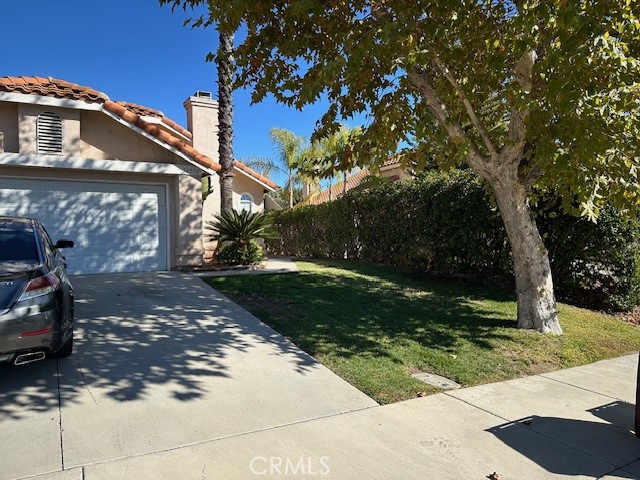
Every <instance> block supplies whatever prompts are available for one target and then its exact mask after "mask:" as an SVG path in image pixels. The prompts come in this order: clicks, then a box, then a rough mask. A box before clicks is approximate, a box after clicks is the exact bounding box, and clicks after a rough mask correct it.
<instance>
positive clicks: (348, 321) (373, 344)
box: [207, 261, 640, 403]
mask: <svg viewBox="0 0 640 480" xmlns="http://www.w3.org/2000/svg"><path fill="white" fill-rule="evenodd" d="M298 268H299V269H300V274H285V275H258V276H240V277H220V278H212V279H207V282H208V283H209V284H210V285H212V286H213V287H214V288H216V289H218V290H220V291H222V292H223V293H225V294H226V295H228V296H229V297H230V298H232V299H233V300H234V301H236V302H237V303H239V304H240V305H242V306H243V307H245V308H246V309H248V310H249V311H251V312H252V313H253V314H254V315H256V316H257V317H258V318H260V319H261V320H263V321H264V322H265V323H267V324H268V325H270V326H271V327H273V328H274V329H275V330H277V331H278V332H280V333H282V334H283V335H285V336H286V337H288V338H289V339H290V340H292V341H293V342H294V343H295V344H296V345H298V346H299V347H300V348H302V349H303V350H305V351H306V352H308V353H310V354H311V355H313V356H314V357H315V358H316V359H317V360H319V361H320V362H322V363H323V364H324V365H326V366H327V367H328V368H330V369H331V370H333V371H334V372H335V373H337V374H338V375H340V376H341V377H342V378H344V379H345V380H347V381H348V382H350V383H351V384H353V385H354V386H356V387H357V388H359V389H360V390H362V391H363V392H365V393H367V394H368V395H370V396H371V397H372V398H374V399H375V400H376V401H378V402H380V403H391V402H397V401H399V400H404V399H408V398H413V397H416V396H417V395H418V394H419V393H421V392H426V393H433V392H435V391H436V389H434V388H430V387H428V386H427V385H426V384H424V383H421V382H419V381H417V380H414V379H413V378H412V377H411V376H410V374H411V373H414V372H417V371H428V372H433V373H438V374H440V375H444V376H445V377H448V378H450V379H452V380H455V381H456V382H458V383H461V384H462V385H464V386H470V385H477V384H481V383H487V382H495V381H499V380H505V379H509V378H515V377H521V376H524V375H531V374H535V373H542V372H548V371H551V370H556V369H559V368H566V367H573V366H577V365H582V364H585V363H589V362H594V361H596V360H600V359H603V358H609V357H615V356H618V355H623V354H626V353H633V352H636V353H637V352H638V351H639V350H640V328H638V327H635V326H633V325H629V324H626V323H624V322H622V321H620V320H617V319H615V318H613V317H611V316H608V315H603V314H601V313H597V312H592V311H589V310H585V309H580V308H576V307H572V306H569V305H563V304H561V305H560V307H559V308H560V321H561V324H562V327H563V329H564V332H565V333H564V335H563V336H561V337H553V336H547V335H541V334H539V333H537V332H530V331H522V330H518V329H517V328H515V327H516V325H515V320H514V319H515V313H516V304H515V295H514V293H513V292H511V291H509V290H508V289H501V288H496V287H495V286H480V285H468V284H460V283H441V282H433V281H425V280H414V279H411V278H410V277H409V276H408V275H407V274H406V273H405V272H403V271H401V270H399V269H396V268H393V267H384V266H378V265H366V264H360V263H351V262H336V261H305V262H298Z"/></svg>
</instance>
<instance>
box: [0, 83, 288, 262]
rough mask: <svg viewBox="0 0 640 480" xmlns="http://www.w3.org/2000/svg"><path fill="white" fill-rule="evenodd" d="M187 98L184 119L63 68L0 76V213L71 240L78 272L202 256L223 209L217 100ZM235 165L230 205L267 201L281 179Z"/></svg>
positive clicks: (202, 95)
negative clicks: (206, 225) (64, 76)
mask: <svg viewBox="0 0 640 480" xmlns="http://www.w3.org/2000/svg"><path fill="white" fill-rule="evenodd" d="M184 107H185V109H186V112H187V128H184V127H182V126H180V125H178V124H177V123H176V122H174V121H173V120H171V119H169V118H167V117H166V116H164V114H163V113H162V112H159V111H157V110H154V109H152V108H148V107H144V106H140V105H135V104H133V103H128V102H116V101H112V100H110V99H109V97H108V96H107V95H106V94H105V93H103V92H100V91H97V90H94V89H92V88H89V87H85V86H81V85H77V84H73V83H69V82H67V81H64V80H57V79H53V78H42V77H0V215H18V216H29V217H35V218H37V219H39V220H41V221H42V222H43V223H44V225H45V227H46V228H47V230H48V231H49V233H50V234H51V236H52V237H54V240H56V239H59V238H66V239H71V240H74V241H75V243H76V247H75V248H74V249H69V250H65V255H66V256H67V263H68V265H69V271H70V273H72V274H92V273H115V272H135V271H157V270H173V269H181V268H185V267H193V266H198V265H201V264H202V262H203V257H204V254H205V248H204V244H203V219H211V218H212V217H211V216H212V214H214V213H217V212H219V211H220V195H219V182H218V175H217V174H216V172H217V171H219V170H220V165H219V164H218V162H217V158H218V153H217V152H218V135H217V130H218V129H217V125H218V120H217V109H218V104H217V102H216V101H214V100H213V99H212V98H211V94H209V93H207V92H196V94H195V95H193V96H191V97H189V98H188V99H187V100H186V101H185V102H184ZM234 174H235V176H234V195H233V196H234V205H235V207H236V208H238V209H250V210H252V211H261V210H263V209H264V197H265V194H266V193H268V192H273V191H274V190H275V189H276V188H277V186H276V185H275V184H274V183H273V182H272V181H271V180H269V179H268V178H266V177H264V176H262V175H260V174H258V173H257V172H255V171H253V170H251V169H250V168H248V167H247V166H245V165H244V164H242V163H240V162H236V163H235V166H234ZM203 178H204V179H205V181H206V183H207V188H210V189H211V190H212V191H213V192H214V194H213V195H209V196H208V197H207V199H206V200H205V201H204V202H203V200H202V197H203V195H202V191H203V187H202V179H203Z"/></svg>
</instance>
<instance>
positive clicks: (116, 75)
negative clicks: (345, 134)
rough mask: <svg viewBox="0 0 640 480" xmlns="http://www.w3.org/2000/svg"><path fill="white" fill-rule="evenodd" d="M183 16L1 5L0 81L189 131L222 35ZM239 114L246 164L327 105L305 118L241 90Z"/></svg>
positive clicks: (32, 1) (125, 6) (106, 4)
mask: <svg viewBox="0 0 640 480" xmlns="http://www.w3.org/2000/svg"><path fill="white" fill-rule="evenodd" d="M186 16H187V15H186V14H184V13H183V12H182V10H176V11H175V12H173V13H172V12H171V9H170V8H169V7H160V6H159V4H158V2H157V0H134V1H132V0H110V1H101V2H94V1H86V0H83V1H80V0H63V1H51V0H28V1H24V2H3V4H2V37H3V41H4V48H3V55H2V63H1V65H2V69H1V70H0V76H6V75H12V76H19V75H37V76H43V77H48V76H51V77H54V78H60V79H63V80H67V81H70V82H74V83H78V84H81V85H85V86H89V87H92V88H95V89H97V90H100V91H102V92H104V93H106V94H107V95H108V96H109V97H110V98H111V99H112V100H116V101H117V100H125V101H129V102H133V103H138V104H140V105H145V106H148V107H152V108H156V109H158V110H161V111H162V112H163V113H164V114H165V115H166V116H168V117H169V118H171V119H173V120H175V121H176V122H178V123H179V124H181V125H185V126H186V115H185V112H184V108H183V106H182V103H183V101H184V100H185V99H186V98H187V97H188V96H189V95H192V94H193V93H194V92H195V91H196V90H208V91H211V92H213V93H214V96H216V95H217V84H216V69H215V65H214V64H213V63H206V62H205V56H206V54H207V53H208V52H209V51H215V50H216V48H217V32H216V31H215V30H214V29H212V28H209V29H206V30H203V29H191V28H189V27H183V26H182V23H183V20H184V19H185V18H186ZM234 108H235V111H234V127H235V128H234V133H235V139H234V153H235V156H236V158H238V159H247V158H249V157H252V156H258V157H270V158H272V157H273V155H274V153H273V147H272V145H271V143H270V142H269V139H268V132H269V129H270V128H271V127H274V126H277V127H282V128H287V129H289V130H292V131H294V132H296V133H297V134H300V135H304V136H306V137H309V136H310V134H311V133H312V132H313V129H314V126H315V122H316V120H317V119H318V118H319V117H320V116H321V114H322V113H323V112H324V110H325V108H326V105H325V104H322V103H320V104H317V105H314V106H311V107H307V108H306V109H305V110H304V111H302V112H299V111H296V110H294V109H289V108H286V107H284V106H281V105H277V104H276V103H275V102H273V101H271V100H266V101H264V102H262V103H261V104H259V105H253V106H251V105H250V95H249V92H248V91H236V92H235V94H234ZM273 179H274V180H275V181H276V182H279V183H282V180H283V179H282V178H280V177H278V176H275V175H274V176H273Z"/></svg>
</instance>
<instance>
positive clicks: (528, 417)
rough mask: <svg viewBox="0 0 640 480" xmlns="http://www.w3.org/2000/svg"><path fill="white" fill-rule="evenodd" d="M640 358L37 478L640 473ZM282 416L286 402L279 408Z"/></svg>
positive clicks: (505, 478)
mask: <svg viewBox="0 0 640 480" xmlns="http://www.w3.org/2000/svg"><path fill="white" fill-rule="evenodd" d="M637 357H638V356H637V355H630V356H627V357H621V358H618V359H613V360H608V361H602V362H598V363H595V364H592V365H587V366H583V367H578V368H573V369H568V370H562V371H558V372H554V373H549V374H544V375H538V376H534V377H529V378H524V379H518V380H512V381H508V382H502V383H496V384H491V385H483V386H479V387H473V388H467V389H462V390H457V391H453V392H448V393H441V394H438V395H433V396H430V397H426V398H418V399H415V400H409V401H406V402H402V403H397V404H394V405H387V406H378V407H376V406H373V407H371V408H366V409H363V410H358V411H352V412H346V413H337V414H332V415H327V416H326V417H322V418H316V419H312V420H308V421H300V422H293V423H291V424H283V425H280V426H276V427H271V428H264V429H256V430H255V431H252V432H245V433H242V434H239V435H229V436H227V437H223V438H219V439H216V440H213V441H206V442H202V443H199V444H194V445H190V446H184V447H181V448H176V449H167V450H164V451H158V452H155V453H151V454H142V455H134V456H130V457H128V458H122V459H118V460H114V461H106V462H96V463H93V464H87V465H84V466H82V467H80V468H73V469H70V470H68V471H65V472H60V473H57V474H53V475H50V476H41V477H38V478H39V479H41V480H44V479H47V480H71V479H73V480H81V479H84V480H97V479H105V480H106V479H136V480H143V479H192V480H198V479H204V480H211V479H221V480H222V479H224V480H233V479H251V478H256V479H257V478H306V477H310V478H327V479H345V480H346V479H349V480H355V479H367V480H370V479H381V480H382V479H385V480H387V479H402V480H408V479H420V480H423V479H456V480H457V479H485V478H488V477H490V476H491V475H492V474H493V473H494V472H495V473H496V476H494V477H493V478H496V479H498V478H499V480H511V479H527V480H529V479H549V478H604V479H609V480H611V479H636V478H640V440H638V439H636V438H635V436H634V435H633V433H632V432H631V430H632V429H633V412H634V406H633V402H634V401H635V379H636V368H637ZM282 408H283V409H287V405H282Z"/></svg>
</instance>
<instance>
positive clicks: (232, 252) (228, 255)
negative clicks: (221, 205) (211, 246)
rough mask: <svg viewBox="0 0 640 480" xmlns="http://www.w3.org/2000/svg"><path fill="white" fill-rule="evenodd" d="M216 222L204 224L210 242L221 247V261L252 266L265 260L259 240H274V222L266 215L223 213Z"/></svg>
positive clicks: (232, 211)
mask: <svg viewBox="0 0 640 480" xmlns="http://www.w3.org/2000/svg"><path fill="white" fill-rule="evenodd" d="M214 218H215V220H214V221H207V222H205V230H206V231H208V232H209V235H208V238H209V239H211V240H218V241H219V242H221V243H220V247H219V251H218V253H217V257H218V260H220V261H221V262H222V263H224V264H226V265H250V264H254V263H257V262H259V261H260V260H262V258H263V257H264V256H263V253H262V247H260V245H258V243H257V242H256V241H255V240H254V239H256V238H265V239H267V238H275V237H276V232H275V230H274V228H273V224H272V223H271V219H270V218H269V217H267V216H266V215H265V214H263V213H250V212H247V211H241V212H237V211H235V210H223V211H222V213H220V214H219V215H216V216H215V217H214Z"/></svg>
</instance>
